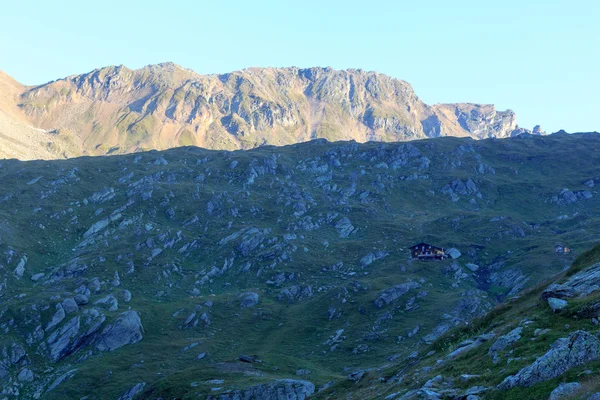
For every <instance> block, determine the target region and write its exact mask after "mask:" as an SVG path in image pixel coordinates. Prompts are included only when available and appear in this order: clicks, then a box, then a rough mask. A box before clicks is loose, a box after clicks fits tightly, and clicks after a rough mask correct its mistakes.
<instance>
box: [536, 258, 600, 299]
mask: <svg viewBox="0 0 600 400" xmlns="http://www.w3.org/2000/svg"><path fill="white" fill-rule="evenodd" d="M597 290H600V263H598V264H594V265H592V266H591V267H589V268H586V269H584V270H583V271H580V272H578V273H577V274H575V275H573V276H572V277H570V278H569V279H567V280H566V281H565V282H564V283H560V284H558V283H554V284H552V285H550V286H548V287H547V288H546V290H544V292H543V293H542V298H543V299H549V298H556V299H566V298H572V297H582V296H588V295H589V294H591V293H592V292H595V291H597Z"/></svg>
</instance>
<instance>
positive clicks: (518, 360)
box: [337, 245, 600, 400]
mask: <svg viewBox="0 0 600 400" xmlns="http://www.w3.org/2000/svg"><path fill="white" fill-rule="evenodd" d="M554 282H555V283H552V284H550V285H548V283H542V284H539V285H537V286H536V287H535V288H533V289H530V290H528V291H526V292H524V293H523V294H522V295H521V296H519V297H517V298H515V299H513V300H511V301H509V302H508V303H507V304H503V305H502V306H499V307H497V308H495V309H494V310H492V311H491V312H490V313H489V314H488V315H487V316H486V317H484V318H479V319H476V320H474V321H472V322H471V324H470V325H468V326H464V327H461V328H458V329H455V330H453V331H450V332H448V333H447V334H445V335H444V336H442V337H441V338H439V339H438V340H437V341H436V342H435V343H434V344H433V345H432V346H430V347H428V348H426V349H424V350H423V353H422V354H417V355H416V356H415V357H412V358H410V357H409V358H407V359H406V360H404V361H402V362H400V363H398V364H396V365H386V366H384V367H382V368H379V369H376V370H375V369H372V370H368V371H363V372H364V373H362V375H361V378H360V379H359V380H358V382H356V383H355V384H354V385H355V386H354V388H352V387H348V386H346V387H345V388H344V389H343V390H341V391H340V392H338V393H337V395H341V394H342V393H343V392H344V391H350V392H351V393H353V394H352V398H385V399H397V400H399V399H403V400H410V399H442V398H444V399H469V400H477V399H480V398H488V399H523V398H527V399H550V400H567V399H586V400H596V399H599V398H600V380H599V379H598V377H599V376H600V329H599V326H600V322H599V318H600V245H598V246H596V247H594V248H593V249H591V250H589V251H587V252H586V253H584V254H583V255H581V256H580V257H579V258H578V259H577V260H576V261H575V263H574V264H573V266H572V267H571V268H570V269H568V270H567V271H566V272H565V273H562V274H560V275H559V276H558V277H557V278H555V279H554ZM582 282H585V284H584V286H585V289H584V290H581V288H582ZM552 296H555V297H552ZM563 298H568V300H562V299H563ZM557 299H560V300H561V302H559V304H560V306H558V307H557V302H556V301H553V300H557ZM359 382H362V384H360V385H359ZM352 389H354V390H352Z"/></svg>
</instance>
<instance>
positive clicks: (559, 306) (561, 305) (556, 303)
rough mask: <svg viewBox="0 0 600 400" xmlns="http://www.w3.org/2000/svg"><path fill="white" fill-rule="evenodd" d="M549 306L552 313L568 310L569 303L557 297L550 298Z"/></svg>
mask: <svg viewBox="0 0 600 400" xmlns="http://www.w3.org/2000/svg"><path fill="white" fill-rule="evenodd" d="M548 305H549V306H550V308H551V309H552V311H554V312H557V311H560V310H564V309H565V308H567V306H568V305H569V303H567V301H566V300H563V299H557V298H556V297H548Z"/></svg>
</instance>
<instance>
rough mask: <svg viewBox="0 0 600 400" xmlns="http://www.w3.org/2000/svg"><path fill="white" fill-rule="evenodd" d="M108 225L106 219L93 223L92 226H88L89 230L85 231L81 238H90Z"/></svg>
mask: <svg viewBox="0 0 600 400" xmlns="http://www.w3.org/2000/svg"><path fill="white" fill-rule="evenodd" d="M108 223H109V219H108V218H104V219H103V220H100V221H98V222H96V223H94V224H93V225H92V226H90V229H88V230H87V231H85V233H84V234H83V237H84V238H88V237H90V236H92V235H93V234H95V233H97V232H100V231H101V230H102V229H104V228H106V227H107V226H108Z"/></svg>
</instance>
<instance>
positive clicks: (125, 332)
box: [96, 310, 144, 351]
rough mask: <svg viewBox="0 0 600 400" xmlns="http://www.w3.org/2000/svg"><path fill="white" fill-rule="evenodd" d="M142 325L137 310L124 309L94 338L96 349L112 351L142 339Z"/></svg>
mask: <svg viewBox="0 0 600 400" xmlns="http://www.w3.org/2000/svg"><path fill="white" fill-rule="evenodd" d="M143 334H144V327H143V326H142V320H141V319H140V316H139V314H138V313H137V311H133V310H130V311H126V312H124V313H122V314H121V315H120V316H119V318H117V319H116V320H115V322H113V323H112V324H111V325H109V326H107V327H106V328H104V330H103V331H102V333H100V335H99V336H98V338H97V339H96V349H98V350H100V351H113V350H116V349H118V348H121V347H123V346H125V345H128V344H133V343H137V342H139V341H140V340H142V337H143Z"/></svg>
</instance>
